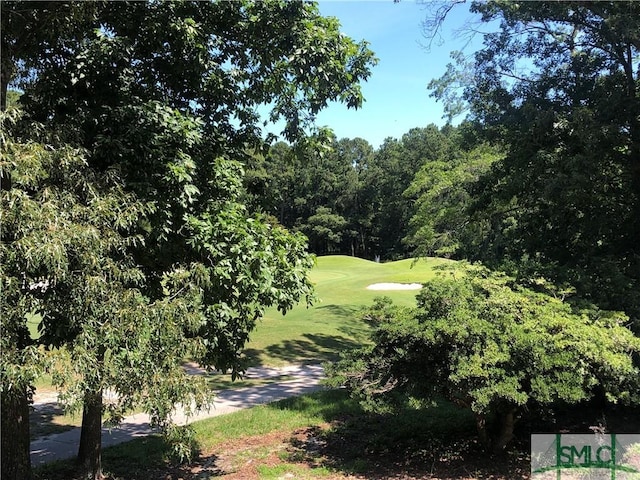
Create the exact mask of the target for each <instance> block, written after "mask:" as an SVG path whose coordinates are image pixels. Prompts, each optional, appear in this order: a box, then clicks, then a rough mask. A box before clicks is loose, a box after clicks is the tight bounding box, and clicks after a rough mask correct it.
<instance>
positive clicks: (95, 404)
mask: <svg viewBox="0 0 640 480" xmlns="http://www.w3.org/2000/svg"><path fill="white" fill-rule="evenodd" d="M77 461H78V464H79V465H81V466H82V468H83V470H84V473H85V477H86V478H89V479H91V480H101V479H102V478H104V477H103V475H102V390H100V391H98V392H91V391H87V392H85V394H84V408H83V410H82V430H81V432H80V447H79V448H78V459H77Z"/></svg>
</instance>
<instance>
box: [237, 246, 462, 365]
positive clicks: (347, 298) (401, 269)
mask: <svg viewBox="0 0 640 480" xmlns="http://www.w3.org/2000/svg"><path fill="white" fill-rule="evenodd" d="M448 262H450V260H444V259H435V258H430V259H424V260H419V261H418V262H416V263H415V264H414V261H413V260H401V261H397V262H389V263H376V262H371V261H368V260H363V259H360V258H355V257H346V256H327V257H318V259H317V264H316V266H315V267H314V268H313V269H312V270H311V273H310V275H309V277H310V280H311V281H312V283H313V284H314V286H315V290H316V295H317V297H318V301H317V302H316V303H315V305H313V306H312V307H310V308H307V307H306V306H305V305H300V304H299V305H297V306H296V307H294V308H293V309H292V310H291V311H290V312H288V313H287V314H286V315H285V316H283V315H282V314H281V313H279V312H278V311H277V310H276V309H275V308H272V309H269V310H268V311H267V314H266V315H265V318H264V319H263V320H262V322H260V323H259V324H258V327H257V329H256V330H255V331H254V332H253V334H252V335H251V341H250V342H249V343H248V345H247V350H246V353H247V356H248V358H249V361H250V364H251V365H272V366H277V365H285V364H291V363H304V362H308V363H311V362H322V361H330V360H333V359H335V357H336V354H337V352H340V351H343V350H345V349H349V348H353V347H355V346H358V345H361V344H362V343H363V342H365V341H366V339H367V336H368V333H369V331H370V327H369V326H368V325H367V324H366V323H365V322H363V321H361V320H360V319H359V318H358V312H359V311H360V310H361V309H362V308H363V307H365V306H368V305H371V304H372V303H373V300H374V298H376V297H379V296H387V297H390V298H392V299H393V301H394V302H395V303H397V304H399V305H412V304H414V302H415V296H416V293H417V291H416V290H405V291H397V290H393V291H372V290H367V286H368V285H371V284H373V283H383V282H384V283H386V282H394V283H423V282H426V281H428V280H429V279H431V278H433V277H434V275H435V273H436V270H434V267H436V266H438V265H443V264H446V263H448Z"/></svg>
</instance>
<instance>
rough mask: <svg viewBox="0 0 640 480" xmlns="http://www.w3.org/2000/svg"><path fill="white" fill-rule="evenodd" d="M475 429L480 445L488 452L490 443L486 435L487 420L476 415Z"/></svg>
mask: <svg viewBox="0 0 640 480" xmlns="http://www.w3.org/2000/svg"><path fill="white" fill-rule="evenodd" d="M476 429H477V430H478V439H479V440H480V445H482V447H483V448H484V449H485V450H488V449H489V446H490V443H491V441H490V440H489V434H488V433H487V418H486V417H485V416H484V415H483V414H481V413H476Z"/></svg>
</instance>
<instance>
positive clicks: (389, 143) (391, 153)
mask: <svg viewBox="0 0 640 480" xmlns="http://www.w3.org/2000/svg"><path fill="white" fill-rule="evenodd" d="M446 144H447V139H446V137H445V135H444V134H443V133H442V132H440V130H439V129H438V127H437V126H436V125H429V126H427V127H426V128H412V129H411V130H409V131H408V132H407V133H405V134H404V135H403V136H402V138H401V139H400V140H397V139H393V138H387V139H385V141H384V142H383V144H382V145H381V146H380V148H379V149H378V150H377V151H376V153H375V155H374V157H373V160H372V162H371V164H370V166H369V167H368V169H367V172H366V174H365V183H366V185H367V186H366V189H367V190H368V191H370V192H373V194H372V195H370V196H369V197H368V198H367V201H368V202H370V203H371V204H372V205H373V210H374V217H373V220H372V223H373V225H375V227H374V235H373V236H374V237H375V238H376V240H377V246H376V247H377V252H376V253H377V254H378V255H380V256H381V258H384V259H392V258H404V257H408V256H409V255H410V249H409V248H408V247H407V246H405V245H404V244H403V242H402V239H403V238H404V237H406V236H407V234H408V233H409V221H410V219H411V217H412V215H413V208H414V206H413V201H414V198H410V197H408V196H404V195H403V194H404V192H405V190H406V189H407V188H408V187H409V186H410V184H411V182H412V181H413V179H414V176H415V175H416V174H417V173H418V171H419V170H420V168H421V167H422V166H423V165H424V164H426V163H428V162H429V161H432V160H435V159H437V158H439V157H440V156H441V155H442V154H443V152H444V151H445V149H446Z"/></svg>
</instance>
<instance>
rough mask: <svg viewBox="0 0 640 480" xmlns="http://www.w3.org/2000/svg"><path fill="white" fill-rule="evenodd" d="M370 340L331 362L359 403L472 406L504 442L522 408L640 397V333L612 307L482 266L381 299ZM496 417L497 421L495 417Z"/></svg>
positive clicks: (490, 439)
mask: <svg viewBox="0 0 640 480" xmlns="http://www.w3.org/2000/svg"><path fill="white" fill-rule="evenodd" d="M366 315H367V317H368V319H369V321H374V322H375V323H376V329H375V332H374V333H373V335H372V340H373V345H371V346H368V347H365V348H363V349H361V350H359V351H356V352H355V353H350V354H348V355H346V356H345V357H344V358H343V360H342V361H341V362H339V363H338V364H336V365H334V366H331V367H330V373H331V374H332V375H333V382H334V383H335V384H336V385H342V384H344V385H346V386H347V388H349V389H350V390H351V391H352V392H353V393H354V394H355V395H356V396H357V397H359V398H360V399H361V400H362V401H363V403H364V404H365V405H368V406H369V407H372V408H381V407H386V408H388V407H389V406H392V407H393V405H398V402H400V401H402V400H403V399H406V398H407V397H414V398H417V399H421V400H425V399H426V400H436V401H437V400H438V399H439V398H446V399H448V400H451V401H453V402H455V403H457V404H458V405H461V406H463V407H465V408H468V409H470V410H472V411H473V413H474V414H475V416H476V422H477V426H478V433H479V435H480V439H481V440H482V442H483V443H484V445H485V446H486V447H487V448H490V449H492V450H494V451H500V450H502V449H503V448H504V447H505V446H506V445H507V444H508V443H509V441H510V440H511V439H512V436H513V429H514V424H515V421H516V419H517V417H518V416H519V414H520V413H522V412H523V411H524V410H525V409H526V410H528V411H530V412H531V411H534V412H535V411H537V410H538V409H539V408H540V407H544V406H549V405H554V404H557V403H558V402H566V403H569V404H574V403H579V402H581V401H585V400H588V399H590V398H592V397H593V396H594V395H598V396H602V395H605V396H606V398H607V400H609V401H612V402H623V403H626V402H638V401H640V368H639V367H638V365H637V364H635V363H634V360H633V354H634V353H635V354H637V353H639V352H640V339H638V338H637V337H635V336H634V335H633V334H632V333H631V331H630V330H629V329H628V328H627V327H626V324H627V323H628V317H626V316H625V315H624V314H622V313H619V312H610V311H603V310H599V309H598V308H596V307H593V306H588V307H584V306H583V307H582V308H576V307H574V306H572V305H570V304H569V303H567V302H563V301H562V300H560V299H558V298H554V297H552V296H550V295H548V294H545V293H539V292H536V291H533V290H531V289H527V288H522V287H519V286H517V285H516V284H514V283H513V282H512V280H510V279H508V278H507V277H505V276H502V275H498V274H492V273H490V272H489V271H488V270H485V269H478V268H474V269H467V270H459V271H457V272H454V273H453V274H452V275H446V276H442V277H440V278H438V279H436V280H432V281H430V282H428V283H426V285H425V287H424V289H423V290H422V291H421V293H420V294H419V295H418V297H417V307H416V308H401V307H395V306H393V305H392V304H390V303H389V302H388V301H385V300H384V299H380V300H379V301H378V303H377V304H376V305H374V306H373V307H372V308H371V310H370V311H369V312H367V314H366ZM494 422H495V425H494V424H493V423H494Z"/></svg>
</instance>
